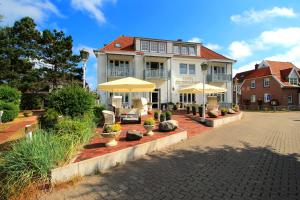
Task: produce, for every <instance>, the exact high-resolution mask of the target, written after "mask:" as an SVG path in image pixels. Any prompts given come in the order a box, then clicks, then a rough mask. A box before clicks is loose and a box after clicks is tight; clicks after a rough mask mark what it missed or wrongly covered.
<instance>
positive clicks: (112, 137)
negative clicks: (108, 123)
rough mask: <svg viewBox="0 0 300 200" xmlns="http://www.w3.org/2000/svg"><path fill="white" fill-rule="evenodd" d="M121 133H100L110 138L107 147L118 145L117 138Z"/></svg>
mask: <svg viewBox="0 0 300 200" xmlns="http://www.w3.org/2000/svg"><path fill="white" fill-rule="evenodd" d="M120 134H121V131H117V132H110V133H100V135H101V136H102V137H103V138H109V141H108V142H107V143H105V146H107V147H112V146H116V145H117V144H118V142H117V140H116V139H117V138H118V137H119V135H120Z"/></svg>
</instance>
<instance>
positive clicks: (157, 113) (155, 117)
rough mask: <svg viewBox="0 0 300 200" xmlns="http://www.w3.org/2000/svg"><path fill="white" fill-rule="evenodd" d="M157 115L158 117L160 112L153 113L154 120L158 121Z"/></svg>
mask: <svg viewBox="0 0 300 200" xmlns="http://www.w3.org/2000/svg"><path fill="white" fill-rule="evenodd" d="M159 115H160V111H155V112H154V119H155V120H159Z"/></svg>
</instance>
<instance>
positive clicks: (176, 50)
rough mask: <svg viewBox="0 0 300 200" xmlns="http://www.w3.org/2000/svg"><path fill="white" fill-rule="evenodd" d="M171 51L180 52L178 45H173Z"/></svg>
mask: <svg viewBox="0 0 300 200" xmlns="http://www.w3.org/2000/svg"><path fill="white" fill-rule="evenodd" d="M173 53H174V54H177V55H178V54H180V48H179V46H176V45H174V46H173Z"/></svg>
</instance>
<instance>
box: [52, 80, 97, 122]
mask: <svg viewBox="0 0 300 200" xmlns="http://www.w3.org/2000/svg"><path fill="white" fill-rule="evenodd" d="M94 103H95V99H94V96H93V94H92V93H90V92H88V91H86V90H85V89H83V88H81V87H79V86H76V85H71V86H67V87H64V88H62V89H59V90H57V91H55V92H53V93H51V95H50V97H49V108H53V109H54V110H56V111H57V112H58V113H60V114H62V115H64V116H71V117H72V118H76V117H82V116H83V115H84V114H86V113H91V112H92V110H93V106H94Z"/></svg>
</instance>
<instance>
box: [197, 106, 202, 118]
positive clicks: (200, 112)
mask: <svg viewBox="0 0 300 200" xmlns="http://www.w3.org/2000/svg"><path fill="white" fill-rule="evenodd" d="M202 109H203V106H202V105H201V106H199V107H198V112H199V116H200V117H203V113H202V112H203V110H202Z"/></svg>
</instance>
